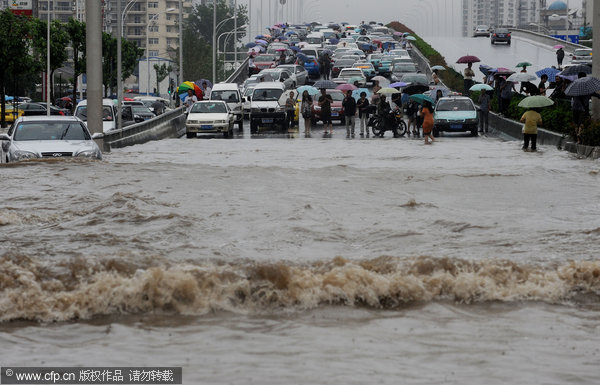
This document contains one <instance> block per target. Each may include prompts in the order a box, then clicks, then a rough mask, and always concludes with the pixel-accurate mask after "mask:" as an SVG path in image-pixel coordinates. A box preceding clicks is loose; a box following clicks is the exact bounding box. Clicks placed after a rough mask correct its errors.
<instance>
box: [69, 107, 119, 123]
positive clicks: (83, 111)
mask: <svg viewBox="0 0 600 385" xmlns="http://www.w3.org/2000/svg"><path fill="white" fill-rule="evenodd" d="M75 116H77V117H78V118H79V119H81V120H83V121H84V122H86V121H87V106H79V107H77V111H75ZM102 121H104V122H112V121H113V113H112V108H111V107H109V106H102Z"/></svg>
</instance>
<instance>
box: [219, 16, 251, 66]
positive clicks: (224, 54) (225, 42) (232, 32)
mask: <svg viewBox="0 0 600 385" xmlns="http://www.w3.org/2000/svg"><path fill="white" fill-rule="evenodd" d="M247 26H248V24H244V25H242V26H241V27H240V29H241V30H243V29H245V28H246V27H247ZM231 35H236V36H237V30H235V31H229V32H223V33H222V34H220V35H219V36H218V37H217V47H218V46H219V41H220V39H221V36H231ZM227 39H228V37H226V38H225V40H224V43H223V74H225V59H226V54H227V52H226V51H225V50H226V46H227ZM235 64H236V65H237V61H236V62H235ZM236 69H237V66H236Z"/></svg>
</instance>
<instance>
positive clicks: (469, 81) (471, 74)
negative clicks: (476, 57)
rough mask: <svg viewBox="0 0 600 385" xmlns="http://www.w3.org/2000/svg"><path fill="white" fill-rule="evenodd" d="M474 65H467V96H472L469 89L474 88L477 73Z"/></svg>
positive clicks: (465, 82) (465, 84)
mask: <svg viewBox="0 0 600 385" xmlns="http://www.w3.org/2000/svg"><path fill="white" fill-rule="evenodd" d="M472 67H473V63H467V68H465V72H464V74H465V80H464V86H465V95H470V94H471V91H469V88H471V87H472V86H473V78H474V77H475V72H473V68H472Z"/></svg>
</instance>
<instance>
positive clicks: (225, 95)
mask: <svg viewBox="0 0 600 385" xmlns="http://www.w3.org/2000/svg"><path fill="white" fill-rule="evenodd" d="M210 98H211V99H212V100H225V101H226V102H239V101H240V98H239V97H238V93H237V92H236V91H232V90H223V91H215V90H213V91H212V92H211V93H210Z"/></svg>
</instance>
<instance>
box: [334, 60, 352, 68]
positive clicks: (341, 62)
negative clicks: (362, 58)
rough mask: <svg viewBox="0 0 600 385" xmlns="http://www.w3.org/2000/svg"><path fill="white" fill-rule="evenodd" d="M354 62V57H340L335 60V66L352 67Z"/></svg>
mask: <svg viewBox="0 0 600 385" xmlns="http://www.w3.org/2000/svg"><path fill="white" fill-rule="evenodd" d="M354 63H355V61H354V59H340V60H338V61H336V62H335V66H336V67H342V66H346V67H350V66H352V65H353V64H354Z"/></svg>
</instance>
